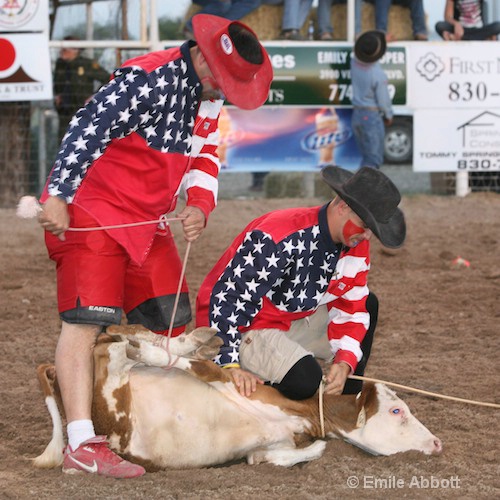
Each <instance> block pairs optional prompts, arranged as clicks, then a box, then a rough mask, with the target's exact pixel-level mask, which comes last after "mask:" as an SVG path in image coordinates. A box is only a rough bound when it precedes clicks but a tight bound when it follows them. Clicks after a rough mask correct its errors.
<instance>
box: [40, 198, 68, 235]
mask: <svg viewBox="0 0 500 500" xmlns="http://www.w3.org/2000/svg"><path fill="white" fill-rule="evenodd" d="M38 222H39V223H40V225H41V226H42V227H43V228H44V229H45V230H46V231H49V232H50V233H52V234H54V235H55V236H57V237H58V238H59V239H60V240H61V241H64V240H65V239H66V238H65V236H64V233H65V231H66V230H67V229H68V227H69V213H68V205H67V204H66V201H65V200H63V199H62V198H57V197H56V196H50V197H49V199H48V200H47V201H46V202H45V204H44V205H43V206H42V211H41V212H40V215H39V216H38Z"/></svg>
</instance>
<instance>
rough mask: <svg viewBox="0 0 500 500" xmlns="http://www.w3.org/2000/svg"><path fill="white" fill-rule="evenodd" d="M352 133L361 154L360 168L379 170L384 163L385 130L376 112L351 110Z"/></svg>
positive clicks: (380, 117)
mask: <svg viewBox="0 0 500 500" xmlns="http://www.w3.org/2000/svg"><path fill="white" fill-rule="evenodd" d="M351 126H352V131H353V133H354V138H355V139H356V144H357V145H358V148H359V151H360V153H361V165H360V166H361V167H372V168H379V167H380V165H382V163H383V162H384V136H385V128H384V121H383V119H382V116H381V115H380V113H379V112H378V111H372V110H369V109H356V108H355V109H353V111H352V121H351Z"/></svg>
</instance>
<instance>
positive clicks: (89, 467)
mask: <svg viewBox="0 0 500 500" xmlns="http://www.w3.org/2000/svg"><path fill="white" fill-rule="evenodd" d="M68 457H69V458H70V459H71V460H73V462H75V464H76V465H78V466H79V467H81V468H82V469H83V470H84V471H87V472H90V473H95V472H97V463H96V461H95V460H94V461H93V462H92V465H87V464H84V463H83V462H80V460H77V459H76V458H73V457H72V456H71V455H68Z"/></svg>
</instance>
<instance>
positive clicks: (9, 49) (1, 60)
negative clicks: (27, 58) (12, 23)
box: [0, 38, 16, 71]
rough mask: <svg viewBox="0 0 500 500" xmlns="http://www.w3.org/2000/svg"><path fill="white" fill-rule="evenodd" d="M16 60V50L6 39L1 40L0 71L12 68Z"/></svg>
mask: <svg viewBox="0 0 500 500" xmlns="http://www.w3.org/2000/svg"><path fill="white" fill-rule="evenodd" d="M15 60H16V49H15V48H14V45H12V43H11V42H10V41H9V40H7V39H6V38H0V71H6V70H8V69H9V68H11V67H12V66H13V64H14V61H15Z"/></svg>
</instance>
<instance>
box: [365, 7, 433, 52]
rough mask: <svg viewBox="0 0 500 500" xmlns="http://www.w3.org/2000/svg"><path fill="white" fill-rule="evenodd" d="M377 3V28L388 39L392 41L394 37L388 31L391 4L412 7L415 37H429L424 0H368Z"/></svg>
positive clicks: (426, 38) (421, 39)
mask: <svg viewBox="0 0 500 500" xmlns="http://www.w3.org/2000/svg"><path fill="white" fill-rule="evenodd" d="M366 1H367V2H369V3H371V4H375V29H376V30H380V31H383V32H384V33H385V34H386V40H387V41H388V42H391V41H393V40H394V37H393V36H392V35H391V34H390V33H387V21H388V19H389V9H390V8H391V4H392V3H394V5H400V6H402V7H408V8H409V9H410V17H411V24H412V30H413V37H414V39H415V40H420V41H426V40H428V39H429V36H428V34H427V25H426V22H425V11H424V3H423V0H366Z"/></svg>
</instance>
